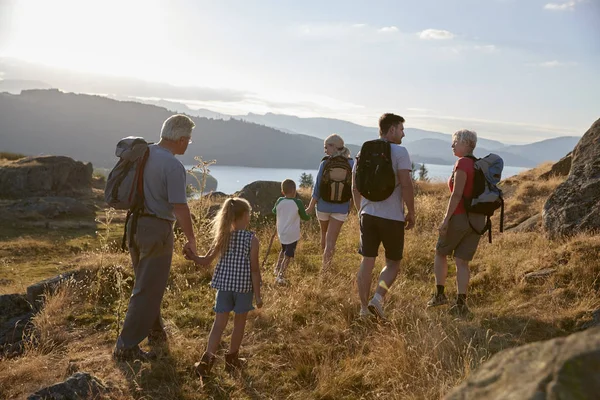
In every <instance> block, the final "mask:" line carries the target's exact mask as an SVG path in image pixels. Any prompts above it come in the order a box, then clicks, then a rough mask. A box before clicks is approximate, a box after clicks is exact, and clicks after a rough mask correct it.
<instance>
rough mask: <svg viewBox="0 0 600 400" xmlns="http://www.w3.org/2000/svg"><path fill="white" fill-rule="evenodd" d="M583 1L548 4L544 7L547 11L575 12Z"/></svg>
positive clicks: (574, 0) (572, 0) (570, 0)
mask: <svg viewBox="0 0 600 400" xmlns="http://www.w3.org/2000/svg"><path fill="white" fill-rule="evenodd" d="M581 1H582V0H569V1H566V2H563V3H547V4H546V5H545V6H544V9H545V10H552V11H573V10H574V9H575V5H576V4H577V3H581Z"/></svg>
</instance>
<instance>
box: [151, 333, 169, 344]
mask: <svg viewBox="0 0 600 400" xmlns="http://www.w3.org/2000/svg"><path fill="white" fill-rule="evenodd" d="M166 342H167V332H165V331H164V329H161V330H153V331H150V333H149V334H148V344H149V345H150V346H160V345H161V344H164V343H166Z"/></svg>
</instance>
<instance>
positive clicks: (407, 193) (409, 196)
mask: <svg viewBox="0 0 600 400" xmlns="http://www.w3.org/2000/svg"><path fill="white" fill-rule="evenodd" d="M397 174H398V182H400V186H401V187H402V200H404V204H406V210H407V213H406V217H405V219H406V229H412V227H413V226H415V191H414V188H413V182H412V179H411V177H410V170H409V169H401V170H398V172H397Z"/></svg>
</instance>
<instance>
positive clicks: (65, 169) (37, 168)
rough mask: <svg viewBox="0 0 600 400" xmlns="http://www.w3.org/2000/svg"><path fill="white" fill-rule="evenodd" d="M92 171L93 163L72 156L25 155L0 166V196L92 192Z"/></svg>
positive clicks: (62, 194)
mask: <svg viewBox="0 0 600 400" xmlns="http://www.w3.org/2000/svg"><path fill="white" fill-rule="evenodd" d="M92 172H93V167H92V164H91V163H82V162H80V161H75V160H73V159H72V158H69V157H64V156H40V157H26V158H22V159H19V160H16V161H13V162H10V163H7V164H5V165H3V166H2V167H0V196H2V197H6V198H24V197H33V196H68V197H80V196H90V195H91V194H92Z"/></svg>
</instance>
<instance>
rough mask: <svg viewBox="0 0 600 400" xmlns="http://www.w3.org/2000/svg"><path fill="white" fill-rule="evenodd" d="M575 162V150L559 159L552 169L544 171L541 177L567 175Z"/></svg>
mask: <svg viewBox="0 0 600 400" xmlns="http://www.w3.org/2000/svg"><path fill="white" fill-rule="evenodd" d="M572 162H573V152H572V151H570V152H569V154H567V155H566V156H564V157H563V158H561V159H560V160H558V161H557V162H556V163H555V164H554V165H552V168H550V171H548V172H544V173H543V174H541V175H540V179H549V178H552V177H555V176H567V175H569V172H570V171H571V164H572Z"/></svg>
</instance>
